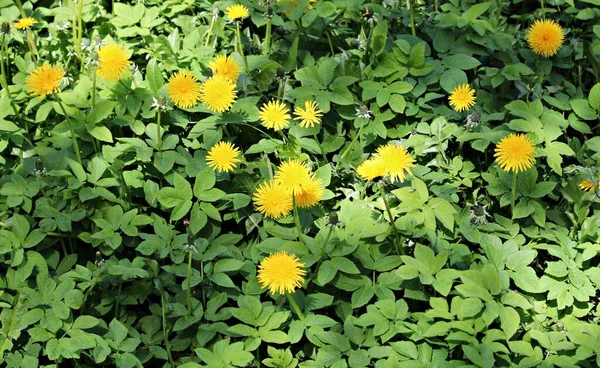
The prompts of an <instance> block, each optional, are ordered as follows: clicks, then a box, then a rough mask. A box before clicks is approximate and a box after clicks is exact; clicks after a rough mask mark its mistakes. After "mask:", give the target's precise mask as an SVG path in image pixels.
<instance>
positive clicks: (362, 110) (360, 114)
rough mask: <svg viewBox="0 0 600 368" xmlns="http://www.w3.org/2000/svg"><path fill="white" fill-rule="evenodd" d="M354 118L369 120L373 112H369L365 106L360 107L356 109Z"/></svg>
mask: <svg viewBox="0 0 600 368" xmlns="http://www.w3.org/2000/svg"><path fill="white" fill-rule="evenodd" d="M356 117H357V118H363V119H371V118H373V112H372V111H371V110H369V108H368V107H367V106H365V105H361V106H360V107H359V108H358V109H356Z"/></svg>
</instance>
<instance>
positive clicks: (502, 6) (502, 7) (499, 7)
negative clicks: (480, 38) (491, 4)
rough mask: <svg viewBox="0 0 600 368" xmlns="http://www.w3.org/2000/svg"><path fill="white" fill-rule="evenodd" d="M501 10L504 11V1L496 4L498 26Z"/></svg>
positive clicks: (501, 0)
mask: <svg viewBox="0 0 600 368" xmlns="http://www.w3.org/2000/svg"><path fill="white" fill-rule="evenodd" d="M502 9H504V0H500V1H499V2H498V24H500V18H501V17H502Z"/></svg>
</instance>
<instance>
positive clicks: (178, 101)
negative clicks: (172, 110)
mask: <svg viewBox="0 0 600 368" xmlns="http://www.w3.org/2000/svg"><path fill="white" fill-rule="evenodd" d="M167 93H168V94H169V98H170V99H171V101H173V103H174V104H175V105H177V106H178V107H180V108H182V109H187V108H190V107H192V106H194V105H196V104H197V103H198V101H199V100H200V83H199V82H198V79H197V78H196V76H194V75H193V74H192V73H190V72H186V71H178V72H175V74H173V75H172V76H171V78H169V83H167Z"/></svg>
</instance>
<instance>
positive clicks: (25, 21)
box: [13, 17, 37, 29]
mask: <svg viewBox="0 0 600 368" xmlns="http://www.w3.org/2000/svg"><path fill="white" fill-rule="evenodd" d="M36 23H37V20H35V18H31V17H27V18H21V19H18V20H15V22H14V23H13V25H14V26H15V28H16V29H29V28H31V26H33V25H34V24H36Z"/></svg>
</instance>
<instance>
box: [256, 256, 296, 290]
mask: <svg viewBox="0 0 600 368" xmlns="http://www.w3.org/2000/svg"><path fill="white" fill-rule="evenodd" d="M305 275H306V271H305V270H304V263H300V259H299V258H298V257H297V256H296V255H295V254H290V253H288V252H285V251H281V252H277V253H274V254H270V255H269V256H268V257H266V258H265V259H263V260H262V261H261V262H260V264H259V266H258V275H257V279H258V282H259V284H260V286H262V287H264V288H269V291H270V292H271V294H275V293H279V294H285V293H293V292H294V291H295V289H296V288H299V287H300V286H301V285H302V282H303V281H304V276H305Z"/></svg>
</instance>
